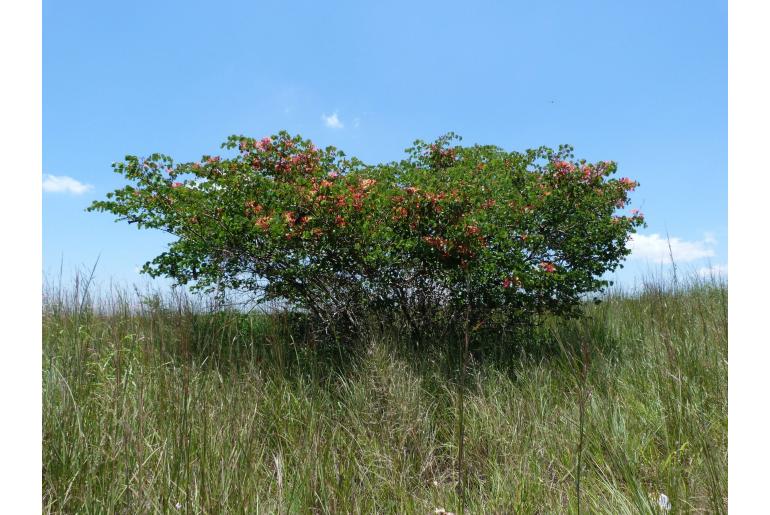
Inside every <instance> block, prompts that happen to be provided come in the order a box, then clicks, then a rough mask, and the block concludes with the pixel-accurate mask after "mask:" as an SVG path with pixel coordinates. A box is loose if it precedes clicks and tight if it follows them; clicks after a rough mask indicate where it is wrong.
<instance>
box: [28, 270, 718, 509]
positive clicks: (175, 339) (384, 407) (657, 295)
mask: <svg viewBox="0 0 770 515" xmlns="http://www.w3.org/2000/svg"><path fill="white" fill-rule="evenodd" d="M44 304H45V310H44V313H43V371H42V373H43V503H44V507H45V511H46V512H69V513H104V512H120V513H153V512H176V511H179V512H189V513H257V512H259V513H286V512H289V513H308V512H318V513H322V512H323V513H433V511H434V509H435V508H437V507H444V508H446V509H447V510H450V511H454V512H457V511H458V508H459V506H458V497H457V491H456V480H457V469H456V461H455V460H456V456H457V433H456V431H457V423H456V420H457V384H456V381H457V374H456V369H457V366H456V365H457V363H458V360H457V352H456V346H455V345H454V344H451V343H450V344H446V345H442V344H444V343H445V342H439V343H441V344H440V345H436V346H435V347H431V348H428V349H425V348H422V349H417V350H416V349H414V348H413V347H412V346H411V345H410V344H409V342H408V341H405V340H404V338H403V336H402V335H401V334H400V332H399V330H398V328H397V327H392V328H385V329H384V330H383V329H379V330H377V331H372V333H371V335H370V336H369V337H367V338H366V339H365V341H362V342H360V344H358V345H356V346H353V348H346V349H340V348H335V347H334V346H333V345H320V344H315V343H313V342H312V340H311V339H310V338H309V337H308V335H307V334H305V332H304V331H303V330H302V327H301V325H300V324H299V323H298V322H297V321H296V320H294V319H293V318H292V317H289V316H288V315H286V314H281V313H275V314H272V315H264V314H256V313H252V314H244V313H239V312H236V311H227V310H218V311H215V310H214V309H211V306H205V305H197V306H194V305H191V300H190V299H188V298H186V297H184V296H182V295H177V296H167V297H165V298H163V297H155V298H154V300H152V299H151V301H149V302H144V303H140V302H138V299H137V295H136V294H130V293H128V292H125V291H115V290H113V291H110V292H108V293H106V294H105V295H103V296H102V297H101V298H96V296H92V295H89V294H87V292H86V288H85V283H84V282H83V281H82V280H81V281H80V282H79V283H78V284H77V285H76V287H72V288H68V289H66V291H64V290H63V289H62V288H61V287H59V286H56V287H51V286H49V287H48V288H47V291H46V292H45V302H44ZM528 338H529V339H528V340H527V341H524V342H522V341H518V342H517V341H513V340H511V341H507V342H505V343H506V346H505V347H504V351H499V350H498V351H497V352H495V353H493V352H486V353H481V354H477V355H476V356H475V357H474V358H472V359H471V360H470V362H469V367H468V373H469V376H468V379H467V381H466V384H467V385H468V390H467V393H466V394H465V451H464V454H465V457H464V466H465V471H466V472H465V473H466V477H467V490H466V510H467V512H469V513H564V512H575V511H576V510H577V495H576V476H577V450H578V442H579V439H580V431H579V424H578V419H579V409H578V407H579V403H578V399H579V398H580V395H581V393H583V394H585V400H586V401H585V414H584V444H583V456H582V467H581V470H582V473H581V496H580V503H581V509H582V512H584V513H612V514H618V513H655V512H656V510H659V508H658V504H657V501H658V498H659V495H660V494H661V493H665V494H666V495H667V496H668V498H669V499H670V502H671V505H672V512H691V511H694V512H708V513H718V512H723V511H726V496H727V286H726V285H725V284H723V283H720V282H719V281H717V280H708V281H704V280H696V279H691V280H689V282H687V283H686V284H683V283H682V281H681V280H679V283H678V284H677V285H676V287H674V285H672V284H670V283H666V282H663V281H648V283H647V284H646V285H645V287H644V288H643V291H641V292H639V293H636V294H634V295H630V294H623V293H621V292H615V293H613V294H612V295H610V296H609V297H608V298H607V300H606V301H605V302H604V303H602V304H600V305H598V306H593V305H591V306H588V307H587V317H586V318H584V319H581V320H577V321H570V322H564V321H560V320H549V321H547V322H546V323H545V324H544V326H543V327H542V328H541V329H540V330H539V331H538V332H537V333H536V334H533V335H530V336H529V337H528ZM475 345H476V347H478V348H484V349H488V348H494V347H497V346H498V345H499V342H497V341H494V342H488V341H487V342H483V341H479V342H476V344H475ZM583 346H585V347H586V348H587V351H588V354H587V358H588V359H587V360H586V359H585V357H584V355H583V353H582V351H581V348H582V347H583ZM584 365H587V366H586V368H585V370H586V375H585V380H583V379H582V378H583V377H584V376H583V375H582V373H581V371H582V370H583V366H584ZM177 506H179V508H177Z"/></svg>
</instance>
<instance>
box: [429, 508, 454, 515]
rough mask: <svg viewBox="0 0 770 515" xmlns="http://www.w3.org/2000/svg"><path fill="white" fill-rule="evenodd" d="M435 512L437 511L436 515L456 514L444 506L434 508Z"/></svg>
mask: <svg viewBox="0 0 770 515" xmlns="http://www.w3.org/2000/svg"><path fill="white" fill-rule="evenodd" d="M433 513H435V514H436V515H455V514H454V513H453V512H451V511H446V510H445V509H444V508H436V509H435V510H433Z"/></svg>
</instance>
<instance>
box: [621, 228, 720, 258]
mask: <svg viewBox="0 0 770 515" xmlns="http://www.w3.org/2000/svg"><path fill="white" fill-rule="evenodd" d="M715 244H716V240H715V239H714V236H713V235H711V234H706V236H705V237H704V238H703V239H702V240H696V241H686V240H683V239H681V238H677V237H675V236H674V237H669V238H668V239H666V237H664V236H661V235H660V234H657V233H653V234H633V235H631V241H629V247H630V248H631V255H630V256H629V257H630V258H633V259H640V260H648V261H652V262H654V263H667V262H669V261H671V257H672V256H673V258H674V262H675V263H689V262H690V261H695V260H698V259H702V258H708V257H713V256H714V248H713V247H714V245H715ZM669 245H670V248H669Z"/></svg>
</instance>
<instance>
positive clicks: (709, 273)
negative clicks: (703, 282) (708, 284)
mask: <svg viewBox="0 0 770 515" xmlns="http://www.w3.org/2000/svg"><path fill="white" fill-rule="evenodd" d="M698 275H699V276H701V277H705V278H709V277H725V276H727V265H713V266H704V267H701V268H699V269H698Z"/></svg>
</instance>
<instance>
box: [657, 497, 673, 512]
mask: <svg viewBox="0 0 770 515" xmlns="http://www.w3.org/2000/svg"><path fill="white" fill-rule="evenodd" d="M658 506H660V507H661V508H663V509H664V510H666V511H668V510H670V509H671V502H670V501H669V500H668V496H667V495H666V494H660V497H658Z"/></svg>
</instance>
